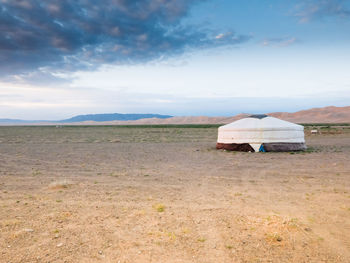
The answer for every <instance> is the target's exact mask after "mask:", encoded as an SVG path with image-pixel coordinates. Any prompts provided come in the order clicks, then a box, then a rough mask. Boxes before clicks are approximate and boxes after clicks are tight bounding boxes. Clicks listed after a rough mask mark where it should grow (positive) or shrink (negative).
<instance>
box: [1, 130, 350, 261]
mask: <svg viewBox="0 0 350 263" xmlns="http://www.w3.org/2000/svg"><path fill="white" fill-rule="evenodd" d="M349 128H350V127H349V126H342V127H337V126H334V127H333V126H332V127H323V128H320V130H321V131H322V134H316V135H311V134H310V129H311V127H306V143H307V145H308V147H309V149H308V150H307V151H306V152H302V153H237V152H227V151H222V150H216V149H215V143H216V136H217V126H205V125H204V126H176V125H175V126H149V127H148V126H135V127H120V126H106V127H105V126H100V127H93V126H86V127H79V126H78V127H68V126H67V127H66V126H63V127H54V126H53V127H0V262H13V263H14V262H120V263H122V262H123V263H124V262H125V263H126V262H130V263H131V262H350V129H349Z"/></svg>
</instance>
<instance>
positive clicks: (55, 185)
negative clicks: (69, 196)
mask: <svg viewBox="0 0 350 263" xmlns="http://www.w3.org/2000/svg"><path fill="white" fill-rule="evenodd" d="M72 185H73V182H71V181H68V180H66V179H64V180H59V181H54V182H52V183H50V184H49V188H50V189H52V190H57V189H67V188H68V187H70V186H72Z"/></svg>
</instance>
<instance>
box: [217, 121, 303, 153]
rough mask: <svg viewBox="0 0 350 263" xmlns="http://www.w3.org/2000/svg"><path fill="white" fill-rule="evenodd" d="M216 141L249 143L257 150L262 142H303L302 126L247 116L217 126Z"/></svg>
mask: <svg viewBox="0 0 350 263" xmlns="http://www.w3.org/2000/svg"><path fill="white" fill-rule="evenodd" d="M217 142H218V143H223V144H232V143H237V144H241V143H249V144H250V145H251V146H252V147H253V148H254V150H255V151H259V147H260V145H261V144H262V143H305V139H304V127H303V126H301V125H298V124H294V123H291V122H287V121H283V120H280V119H277V118H274V117H269V116H267V117H262V118H256V117H248V118H244V119H241V120H238V121H235V122H232V123H230V124H227V125H224V126H221V127H219V130H218V141H217Z"/></svg>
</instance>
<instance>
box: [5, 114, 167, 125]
mask: <svg viewBox="0 0 350 263" xmlns="http://www.w3.org/2000/svg"><path fill="white" fill-rule="evenodd" d="M171 117H173V116H170V115H160V114H122V113H105V114H87V115H77V116H74V117H72V118H69V119H65V120H59V121H47V120H32V121H30V120H29V121H28V120H18V119H0V123H2V124H6V123H9V124H11V123H13V124H21V123H23V124H28V123H43V124H44V123H76V122H86V121H93V122H105V121H135V120H140V119H149V118H157V119H167V118H171Z"/></svg>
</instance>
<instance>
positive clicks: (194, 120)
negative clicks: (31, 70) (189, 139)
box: [0, 106, 350, 125]
mask: <svg viewBox="0 0 350 263" xmlns="http://www.w3.org/2000/svg"><path fill="white" fill-rule="evenodd" d="M248 115H249V114H245V113H242V114H238V115H235V116H232V117H207V116H177V117H173V116H170V115H160V114H120V113H112V114H89V115H78V116H75V117H73V118H70V119H66V120H60V121H23V120H11V119H0V125H59V124H70V125H123V124H130V125H132V124H225V123H230V122H233V121H235V120H238V119H241V118H244V117H247V116H248ZM267 115H269V116H273V117H276V118H279V119H282V120H286V121H291V122H295V123H350V106H347V107H334V106H330V107H324V108H313V109H309V110H302V111H298V112H294V113H289V112H272V113H267Z"/></svg>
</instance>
